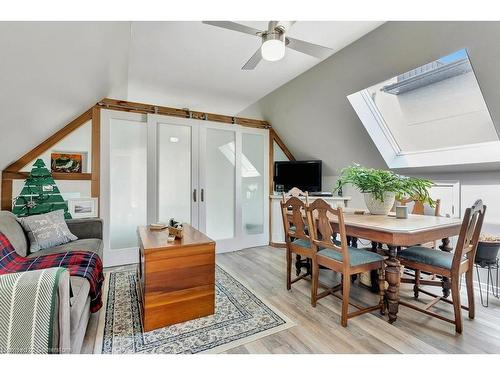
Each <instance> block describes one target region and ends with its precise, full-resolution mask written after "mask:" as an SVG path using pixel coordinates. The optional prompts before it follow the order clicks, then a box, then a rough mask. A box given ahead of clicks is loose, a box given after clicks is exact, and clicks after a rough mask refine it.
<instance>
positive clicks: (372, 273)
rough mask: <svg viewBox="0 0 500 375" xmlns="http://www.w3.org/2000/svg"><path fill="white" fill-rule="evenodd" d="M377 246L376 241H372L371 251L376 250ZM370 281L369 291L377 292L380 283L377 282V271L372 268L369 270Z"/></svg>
mask: <svg viewBox="0 0 500 375" xmlns="http://www.w3.org/2000/svg"><path fill="white" fill-rule="evenodd" d="M377 248H378V242H374V241H372V248H371V251H373V252H374V253H376V252H377ZM370 281H371V284H372V285H371V288H370V291H371V292H372V293H378V292H379V291H380V285H379V282H378V272H377V270H372V271H370Z"/></svg>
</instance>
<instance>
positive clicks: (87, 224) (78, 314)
mask: <svg viewBox="0 0 500 375" xmlns="http://www.w3.org/2000/svg"><path fill="white" fill-rule="evenodd" d="M66 223H67V224H68V228H69V230H70V231H71V232H72V233H73V234H74V235H75V236H76V237H78V240H76V241H72V242H69V243H66V244H63V245H59V246H55V247H52V248H48V249H43V250H40V251H37V252H36V253H33V254H29V248H30V244H29V240H28V237H27V236H26V234H25V232H24V230H23V228H22V227H21V225H20V224H19V222H18V221H17V219H16V217H15V216H14V215H13V214H12V213H11V212H9V211H0V232H2V233H3V234H4V235H5V236H6V237H7V238H8V239H9V241H10V243H11V244H12V246H13V247H14V249H15V250H16V253H18V254H19V255H21V256H25V255H26V254H27V257H28V258H33V257H37V256H40V255H47V254H55V253H62V252H66V251H71V250H83V251H92V252H94V253H96V254H97V255H99V257H101V259H102V251H103V242H102V220H101V219H69V220H66ZM66 273H67V272H66ZM89 292H90V284H89V282H88V281H87V280H86V279H84V278H82V277H77V276H69V273H67V275H65V276H64V277H61V278H60V280H59V285H58V296H57V298H58V300H57V306H58V308H57V309H56V310H57V316H56V317H55V319H54V327H53V331H54V332H55V335H57V336H58V337H56V339H57V340H56V342H58V345H59V349H60V350H59V351H60V352H61V353H68V352H69V353H80V351H81V349H82V344H83V339H84V337H85V332H86V330H87V325H88V322H89V319H90V296H89ZM0 318H1V317H0Z"/></svg>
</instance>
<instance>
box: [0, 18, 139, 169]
mask: <svg viewBox="0 0 500 375" xmlns="http://www.w3.org/2000/svg"><path fill="white" fill-rule="evenodd" d="M129 35H130V23H128V22H0V51H1V52H0V54H1V57H0V129H1V137H0V170H1V169H4V168H5V167H6V166H7V165H9V164H10V163H11V162H13V161H15V160H17V159H18V158H19V157H20V156H21V155H23V154H24V153H25V152H27V151H29V150H30V149H31V148H33V147H35V146H36V145H37V144H39V143H40V142H42V141H43V140H44V139H46V138H47V137H49V136H50V135H52V134H53V133H55V132H56V131H57V130H59V129H60V128H61V127H63V126H64V125H65V124H66V123H68V122H69V121H71V120H72V119H73V118H75V117H77V116H78V115H80V114H81V113H83V112H84V111H85V110H87V109H88V108H90V107H91V106H92V105H93V104H95V103H96V102H97V101H99V100H100V99H102V98H103V97H106V96H111V97H119V98H123V97H126V95H127V69H128V52H129V51H128V49H129Z"/></svg>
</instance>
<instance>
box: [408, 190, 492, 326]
mask: <svg viewBox="0 0 500 375" xmlns="http://www.w3.org/2000/svg"><path fill="white" fill-rule="evenodd" d="M485 212H486V206H485V205H483V202H482V200H480V199H479V200H477V201H476V202H475V203H474V205H473V206H472V207H470V208H467V209H466V210H465V214H464V219H463V221H462V226H461V228H460V234H459V236H458V241H457V245H456V247H455V252H454V253H447V252H444V251H438V250H432V249H429V248H426V247H423V246H412V247H409V248H407V249H405V250H403V251H401V253H399V254H398V258H399V261H400V263H401V264H402V265H403V266H405V267H408V268H412V269H414V270H418V271H419V272H428V273H431V274H436V275H440V276H442V277H446V278H448V280H449V283H450V284H451V297H452V300H451V301H450V300H449V299H448V298H445V297H442V296H438V295H436V294H434V293H431V292H429V291H427V290H425V289H422V288H421V287H420V283H421V280H420V278H419V277H415V279H414V281H415V286H414V290H416V291H417V292H418V291H419V292H422V293H424V294H427V295H429V296H431V297H434V299H433V300H432V301H431V302H429V303H427V304H426V305H425V306H424V307H423V308H422V307H419V306H416V305H413V304H411V303H408V302H405V301H400V304H401V305H403V306H407V307H410V308H412V309H415V310H417V311H419V312H422V313H424V314H427V315H430V316H432V317H435V318H438V319H441V320H444V321H446V322H449V323H452V324H455V331H456V332H457V333H462V326H463V322H462V310H461V309H464V310H467V311H468V312H469V318H470V319H474V313H475V305H474V289H473V284H472V277H473V269H474V258H475V255H476V250H477V244H478V241H479V235H480V233H481V227H482V225H483V220H484V215H485ZM464 273H465V283H466V286H467V299H468V306H463V305H461V303H460V279H461V277H462V275H463V274H464ZM425 284H426V285H434V284H432V282H431V281H426V283H425ZM415 297H416V298H418V293H417V294H416V296H415ZM439 301H444V302H447V303H449V304H452V305H453V310H454V314H455V318H454V319H449V318H447V317H445V316H443V315H439V314H438V313H435V312H432V311H430V310H429V309H430V308H431V307H433V306H434V305H435V304H436V303H437V302H439Z"/></svg>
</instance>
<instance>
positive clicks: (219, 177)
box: [199, 123, 269, 252]
mask: <svg viewBox="0 0 500 375" xmlns="http://www.w3.org/2000/svg"><path fill="white" fill-rule="evenodd" d="M203 125H204V126H203V127H202V128H201V129H200V164H199V165H200V173H199V177H200V180H199V187H200V191H201V192H202V197H201V200H200V216H199V217H200V229H201V230H202V231H203V232H205V233H206V234H207V235H208V236H209V237H210V238H212V239H214V240H215V241H216V242H217V251H218V252H225V251H233V250H239V249H243V248H246V247H253V246H261V245H265V244H267V243H268V242H269V233H268V225H267V223H268V220H269V216H268V215H269V209H268V205H267V202H268V197H269V192H268V186H269V185H268V156H269V150H268V143H269V142H268V132H267V130H262V129H250V128H245V127H241V126H231V127H229V126H228V125H218V124H214V123H206V124H203Z"/></svg>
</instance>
